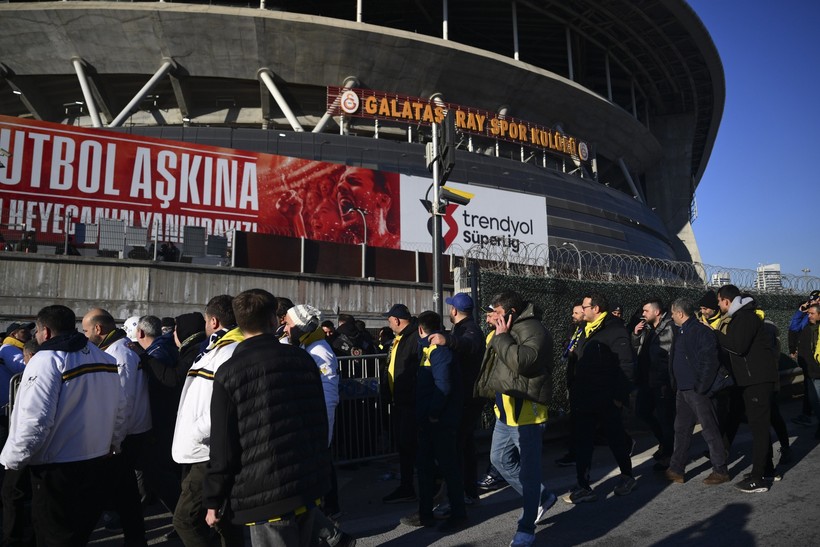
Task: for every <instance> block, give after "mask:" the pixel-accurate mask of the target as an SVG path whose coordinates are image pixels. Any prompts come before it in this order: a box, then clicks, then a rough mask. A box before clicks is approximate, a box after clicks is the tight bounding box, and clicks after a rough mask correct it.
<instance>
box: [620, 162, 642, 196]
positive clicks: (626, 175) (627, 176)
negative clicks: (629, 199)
mask: <svg viewBox="0 0 820 547" xmlns="http://www.w3.org/2000/svg"><path fill="white" fill-rule="evenodd" d="M618 165H620V166H621V171H622V172H623V174H624V178H625V179H626V182H627V184H629V188H630V190H632V193H633V195H634V196H635V197H636V198H638V199H639V200H641V203H646V199H644V197H643V194H641V192H640V191H639V190H638V187H637V186H635V181H634V180H632V175H631V174H630V172H629V169H627V167H626V162H625V161H624V159H623V158H622V157H621V158H618Z"/></svg>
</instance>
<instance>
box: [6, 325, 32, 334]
mask: <svg viewBox="0 0 820 547" xmlns="http://www.w3.org/2000/svg"><path fill="white" fill-rule="evenodd" d="M33 328H34V323H12V324H10V325H9V326H8V327H6V333H7V334H11V333H12V332H14V331H16V330H20V329H26V330H31V329H33Z"/></svg>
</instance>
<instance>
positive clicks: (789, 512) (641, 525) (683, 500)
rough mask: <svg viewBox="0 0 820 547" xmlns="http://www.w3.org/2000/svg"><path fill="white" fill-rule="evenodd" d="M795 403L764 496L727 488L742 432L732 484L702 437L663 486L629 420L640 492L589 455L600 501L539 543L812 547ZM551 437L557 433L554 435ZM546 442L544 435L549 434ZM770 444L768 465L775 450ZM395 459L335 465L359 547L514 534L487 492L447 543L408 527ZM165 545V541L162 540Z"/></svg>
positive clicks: (550, 477) (811, 469) (551, 468)
mask: <svg viewBox="0 0 820 547" xmlns="http://www.w3.org/2000/svg"><path fill="white" fill-rule="evenodd" d="M800 405H801V404H800V402H799V401H792V402H787V403H783V404H781V412H782V414H783V416H784V418H785V419H786V421H787V423H788V427H789V433H790V437H791V441H792V447H793V460H792V462H791V463H790V464H788V465H785V466H781V467H779V468H778V471H780V472H782V473H783V480H782V481H780V482H776V483H774V485H773V487H772V488H771V490H770V491H769V492H768V493H765V494H744V493H742V492H740V491H738V490H736V489H735V488H734V487H733V486H732V483H734V482H736V481H738V480H740V478H741V476H742V475H743V473H746V472H748V471H749V470H750V467H751V460H750V452H751V437H750V434H749V431H748V428H746V427H745V426H742V427H741V429H740V432H739V434H738V437H737V439H736V440H735V444H734V446H733V447H732V453H731V456H730V465H729V470H730V474H731V475H732V477H733V480H732V483H727V484H723V485H719V486H705V485H704V484H703V483H702V482H701V481H702V479H703V478H705V477H706V476H707V475H708V474H709V472H710V468H709V463H708V461H707V460H706V459H705V458H703V457H700V454H701V453H702V452H703V450H704V449H705V444H704V443H703V441H702V439H701V438H700V435H696V437H695V439H694V441H693V443H692V448H691V450H692V451H691V454H692V455H693V458H694V459H693V462H692V463H691V464H690V465H689V467H688V469H687V473H686V483H684V484H682V485H681V484H670V483H668V482H667V481H666V480H665V479H664V478H663V475H662V474H659V473H657V472H655V471H653V470H652V465H653V463H654V461H653V460H652V456H651V455H652V453H653V452H654V451H655V450H656V448H657V446H656V444H655V442H654V439H653V438H652V437H651V435H649V434H648V433H646V432H645V431H642V430H634V427H637V426H638V424H636V423H635V422H634V421H631V420H630V422H629V424H630V429H631V430H632V431H631V433H633V437H634V438H635V440H636V441H637V445H636V450H635V453H634V455H633V459H632V462H633V466H634V472H635V477H636V478H637V479H638V487H637V488H636V489H635V491H634V492H633V493H632V494H630V495H629V496H624V497H618V496H614V495H613V494H612V489H613V488H614V486H615V484H616V477H617V474H618V471H617V466H616V465H615V462H614V459H613V458H612V455H611V453H610V452H609V449H608V448H607V447H605V446H601V447H596V450H595V455H594V461H593V473H592V476H593V481H594V483H593V487H594V489H595V490H596V491H597V492H598V494H599V500H598V501H597V502H594V503H586V504H581V505H578V506H572V505H569V504H566V503H564V502H563V501H561V500H560V499H559V500H558V502H557V503H556V505H555V507H554V508H553V509H552V510H551V515H552V516H551V518H550V519H549V521H548V522H547V523H546V525H544V526H540V527H539V528H538V531H537V543H536V544H537V545H555V546H571V545H607V546H609V545H611V546H623V547H626V546H644V545H647V546H648V545H652V546H679V545H693V544H697V545H698V546H711V545H715V546H718V545H720V546H726V545H742V546H752V545H818V544H820V519H817V518H814V516H813V515H814V511H815V510H816V508H817V496H818V486H820V481H818V479H817V474H818V471H820V449H818V441H816V440H815V439H814V432H815V426H810V427H806V426H798V425H795V424H793V423H792V422H791V421H790V419H791V418H792V417H794V416H796V415H797V414H799V412H800ZM554 433H556V432H554ZM548 437H549V435H548ZM481 446H482V448H483V450H482V454H481V458H480V464H479V465H480V466H485V465H486V463H487V448H488V446H487V443H486V439H485V442H483V443H482V445H481ZM778 447H779V445H778V444H777V443H775V462H776V461H777V456H778V454H777V449H778ZM564 448H565V444H564V441H563V440H561V439H560V438H559V439H549V440H547V441H546V442H545V444H544V457H543V470H544V479H545V481H546V483H547V485H548V486H549V487H550V488H551V489H552V490H553V491H554V492H555V493H556V494H558V495H559V496H560V495H561V494H564V493H566V492H567V491H568V490H569V489H570V488H571V487H572V486H573V485H574V484H575V469H574V467H569V468H561V467H557V466H555V465H554V463H553V461H554V460H555V459H556V458H558V457H559V456H561V455H562V454H563V453H564ZM396 466H397V462H396V461H395V460H393V459H386V460H378V461H372V462H368V463H362V464H358V465H351V466H344V467H341V468H340V469H339V470H338V472H339V488H340V501H341V504H342V509H343V512H344V513H343V515H342V516H341V517H340V519H339V522H340V524H341V525H342V527H343V529H344V530H345V531H347V532H348V533H350V534H352V535H354V536H355V537H357V538H359V540H358V544H357V545H359V546H360V547H369V546H384V545H387V546H390V547H402V546H407V547H410V546H413V547H416V546H420V545H435V546H479V545H481V546H484V545H486V546H502V545H508V544H509V541H510V539H511V538H512V536H513V534H514V533H515V529H516V522H517V519H518V516H519V513H520V505H519V504H520V498H519V497H518V496H517V494H516V493H515V492H514V491H512V489H510V488H506V489H504V490H500V491H496V492H491V493H487V494H484V495H483V496H482V498H481V501H480V503H479V504H477V505H475V506H473V507H471V508H469V509H468V511H469V519H470V525H469V527H468V528H466V529H464V530H462V531H460V532H458V533H457V534H453V535H449V536H447V535H442V534H441V533H439V532H438V531H437V530H436V529H435V528H411V527H408V526H404V525H401V524H399V519H400V518H401V517H402V516H403V515H405V514H409V513H411V512H413V511H415V510H416V504H415V503H406V504H396V505H385V504H383V503H381V498H382V496H384V495H386V494H387V493H389V492H390V491H392V490H393V489H394V488H395V487H396V485H397V484H398V482H397V481H396V480H395V479H389V480H383V478H384V476H385V475H386V474H388V473H389V472H391V471H395V470H396ZM146 525H147V527H149V528H151V532H150V537H151V542H152V543H156V542H159V541H162V540H161V539H160V537H161V536H162V535H163V534H164V533H165V532H167V531H169V530H170V515H167V514H160V515H154V516H152V517H150V518H149V520H148V521H147V523H146ZM120 542H121V539H120V538H117V537H115V536H112V535H110V534H105V533H103V531H98V532H97V534H96V535H95V541H94V542H93V543H94V544H95V545H100V546H103V545H104V546H108V545H112V546H113V545H118V544H120ZM168 544H170V542H168Z"/></svg>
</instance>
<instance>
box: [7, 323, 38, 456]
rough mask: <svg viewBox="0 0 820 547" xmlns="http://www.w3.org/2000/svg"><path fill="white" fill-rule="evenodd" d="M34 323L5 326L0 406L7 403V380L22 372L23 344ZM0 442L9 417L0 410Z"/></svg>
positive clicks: (27, 338)
mask: <svg viewBox="0 0 820 547" xmlns="http://www.w3.org/2000/svg"><path fill="white" fill-rule="evenodd" d="M33 328H34V323H16V322H15V323H12V324H10V325H9V326H8V327H7V328H6V337H5V338H4V339H3V345H2V346H0V407H2V408H5V406H6V405H7V404H9V381H10V380H11V377H12V376H14V375H15V374H19V373H20V372H23V367H24V363H23V346H24V345H25V344H26V342H28V341H29V340H31V329H33ZM0 422H2V423H1V424H0V442H3V443H4V442H5V441H6V437H7V436H8V433H9V418H8V415H7V414H6V413H5V412H0Z"/></svg>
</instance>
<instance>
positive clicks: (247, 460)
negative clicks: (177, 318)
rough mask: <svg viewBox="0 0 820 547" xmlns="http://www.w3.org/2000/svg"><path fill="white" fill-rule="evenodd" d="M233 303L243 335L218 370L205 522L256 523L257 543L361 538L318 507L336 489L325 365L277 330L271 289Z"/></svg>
mask: <svg viewBox="0 0 820 547" xmlns="http://www.w3.org/2000/svg"><path fill="white" fill-rule="evenodd" d="M233 310H234V315H235V317H236V322H237V324H238V325H239V328H240V329H241V330H242V334H243V335H244V336H245V340H244V341H243V342H241V343H239V345H238V346H237V348H236V350H235V351H234V354H233V356H232V357H231V358H230V359H229V360H228V361H226V362H225V364H224V365H223V366H222V367H220V368H219V370H218V371H217V373H216V375H215V376H214V389H213V395H212V397H211V454H210V456H211V459H210V463H209V465H208V473H207V475H206V478H205V488H204V496H203V498H204V500H203V501H204V504H205V507H207V508H208V512H207V516H206V521H207V523H208V524H209V525H211V526H215V525H218V523H219V520H220V519H222V518H230V520H231V521H232V522H233V523H234V524H245V525H249V526H250V532H251V543H252V544H254V545H259V544H264V545H307V543H305V542H304V540H306V539H307V540H311V541H313V540H315V539H316V536H317V535H318V537H321V538H322V539H323V540H324V541H325V542H327V543H328V544H329V545H348V544H350V542H354V543H355V540H353V539H352V538H350V537H348V536H346V534H343V533H342V532H340V531H339V530H337V529H336V528H335V527H334V526H333V524H332V523H330V522H329V521H327V520H326V519H325V518H324V517H323V515H322V514H321V512H320V511H319V510H318V509H317V505H318V504H319V502H320V500H321V498H322V496H324V495H325V493H327V491H328V490H330V449H329V448H328V445H327V429H328V424H327V412H326V410H325V401H324V394H323V391H322V381H321V378H320V376H319V374H320V373H319V369H318V368H316V364H315V363H314V362H313V359H312V358H311V357H310V355H308V353H307V352H305V351H304V350H303V349H301V348H299V347H297V346H292V345H289V344H281V343H280V342H279V340H278V339H277V337H276V336H275V334H274V333H275V330H276V327H277V323H278V320H277V318H276V297H274V296H273V295H272V294H270V293H269V292H267V291H264V290H261V289H251V290H249V291H245V292H243V293H241V294H239V295H237V296H236V298H234V301H233ZM311 530H312V531H313V532H312V533H311ZM310 544H311V545H312V544H313V543H312V542H311V543H310Z"/></svg>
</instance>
